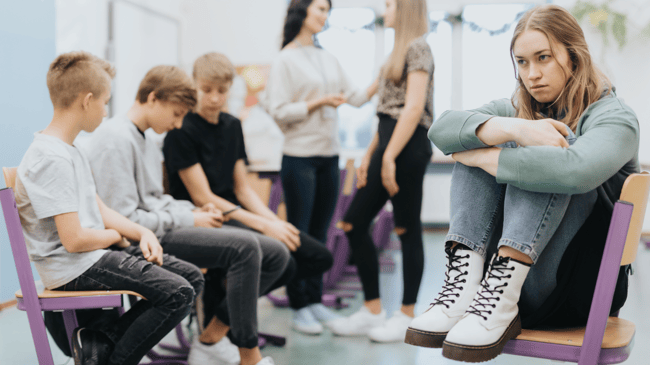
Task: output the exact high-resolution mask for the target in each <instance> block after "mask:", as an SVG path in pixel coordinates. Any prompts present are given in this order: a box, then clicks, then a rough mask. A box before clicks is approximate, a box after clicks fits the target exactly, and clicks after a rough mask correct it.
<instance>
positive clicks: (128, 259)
mask: <svg viewBox="0 0 650 365" xmlns="http://www.w3.org/2000/svg"><path fill="white" fill-rule="evenodd" d="M54 290H64V291H79V290H131V291H134V292H136V293H139V294H141V295H142V296H143V297H145V298H147V300H140V301H138V302H137V303H136V304H135V305H134V306H133V307H132V308H131V309H130V310H129V311H128V312H126V313H125V314H124V315H123V316H121V317H120V318H119V319H118V320H117V321H115V322H112V323H110V324H108V325H105V326H104V327H102V328H98V330H99V331H101V332H103V333H104V334H106V336H108V338H110V339H111V341H113V343H114V344H115V348H114V350H113V352H112V353H111V355H110V357H109V358H108V361H107V364H110V365H113V364H115V365H118V364H119V365H136V364H138V363H139V362H140V360H141V359H142V358H143V357H144V355H145V354H146V353H147V352H148V351H149V350H150V349H151V348H153V347H154V346H155V345H156V344H157V343H158V342H159V341H160V340H161V339H162V338H163V337H165V335H166V334H167V333H169V331H171V330H172V329H173V328H174V327H176V325H177V324H178V323H179V322H180V321H181V320H182V319H183V318H185V316H187V315H188V314H189V313H190V309H191V306H192V303H194V299H195V296H196V293H198V292H201V290H203V275H202V274H201V271H200V270H199V269H198V268H197V267H196V266H194V265H192V264H189V263H187V262H185V261H182V260H179V259H177V258H175V257H174V256H171V255H168V254H164V255H163V266H162V267H159V266H156V265H154V264H153V263H151V262H148V261H146V260H145V259H144V258H143V257H142V251H141V250H140V248H139V247H138V246H131V247H128V248H126V249H124V250H122V251H108V252H107V253H106V254H104V256H102V258H101V259H99V261H97V262H96V263H95V264H94V265H93V266H91V267H90V268H89V269H88V270H86V271H85V272H84V273H83V274H81V275H80V276H79V277H77V278H76V279H74V280H72V281H71V282H69V283H67V284H65V285H63V286H61V287H59V288H56V289H54Z"/></svg>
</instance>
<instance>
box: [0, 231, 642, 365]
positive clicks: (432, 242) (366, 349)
mask: <svg viewBox="0 0 650 365" xmlns="http://www.w3.org/2000/svg"><path fill="white" fill-rule="evenodd" d="M424 237H425V252H426V265H425V272H424V279H423V281H422V287H421V290H420V297H419V298H420V303H419V304H418V306H416V313H421V312H423V311H424V310H425V309H426V307H427V306H428V303H429V302H430V301H431V300H432V299H433V298H434V297H435V295H436V294H437V292H438V290H439V288H440V285H441V284H442V279H443V277H444V274H443V271H442V268H443V267H444V264H445V256H444V253H443V249H442V248H443V239H444V232H427V233H425V235H424ZM391 255H392V256H393V258H394V259H395V262H396V267H395V270H394V271H393V273H382V274H381V293H382V296H383V298H382V300H383V304H384V307H385V308H386V310H387V311H388V313H391V312H393V311H394V310H397V309H398V308H399V304H400V300H401V295H402V284H401V281H402V279H401V277H402V275H401V268H402V266H401V256H400V255H399V252H392V253H391ZM646 280H650V250H648V249H646V248H645V247H640V250H639V256H638V259H637V262H636V264H635V266H634V275H633V276H632V277H631V278H630V292H629V293H630V294H629V297H628V300H627V303H626V305H625V307H624V308H623V309H622V310H621V315H620V316H621V317H622V318H626V319H629V320H633V321H634V322H635V324H636V328H637V332H636V337H635V347H634V349H633V350H632V355H631V356H630V358H629V359H628V360H627V361H626V362H625V364H632V365H637V364H638V365H641V364H647V359H648V358H650V346H647V345H646V344H648V343H650V316H648V315H647V313H646V311H647V308H648V303H650V284H648V281H646ZM347 301H348V302H349V303H350V304H351V305H350V307H349V308H346V309H343V310H341V311H340V313H341V314H344V315H347V314H350V313H353V312H354V311H356V310H357V309H358V308H359V307H360V306H361V301H362V295H361V293H358V294H357V296H356V297H355V298H354V299H347ZM259 318H260V331H262V332H268V333H274V334H279V335H283V336H286V337H287V345H286V346H285V347H282V348H280V347H273V346H267V347H265V348H264V349H263V350H262V353H263V355H266V356H272V357H273V359H274V360H275V363H276V364H277V365H298V364H300V365H325V364H327V365H330V364H336V365H339V364H363V365H396V364H417V365H425V364H427V365H431V364H456V362H454V361H450V360H447V359H445V358H443V357H442V355H441V351H440V350H439V349H438V350H436V349H423V348H417V347H413V346H409V345H405V344H401V343H396V344H374V343H371V342H370V341H368V339H366V338H361V337H359V338H349V337H346V338H344V337H335V336H332V335H331V333H329V332H327V331H326V332H325V333H324V334H323V335H321V336H307V335H302V334H298V333H297V332H295V331H292V330H291V327H290V319H291V311H290V310H289V309H285V308H274V307H273V306H272V305H271V303H270V302H269V301H268V300H266V299H260V305H259ZM163 341H164V342H168V343H172V342H174V338H173V336H168V337H167V338H166V339H165V340H163ZM51 343H52V344H53V342H51ZM53 351H54V363H55V364H57V365H59V364H66V363H67V364H73V361H72V360H70V359H69V358H67V357H65V356H64V355H63V354H62V353H61V352H59V351H58V349H56V346H55V345H54V346H53ZM643 359H646V360H643ZM36 363H37V361H36V353H35V351H34V346H33V342H32V340H31V336H30V333H29V326H28V323H27V316H26V315H25V313H24V312H20V311H18V310H17V309H16V308H11V309H7V310H4V311H1V312H0V364H2V365H28V364H29V365H31V364H36ZM555 363H557V362H552V361H549V360H539V359H530V358H520V357H515V356H510V355H501V356H499V357H498V358H496V359H495V360H493V361H491V362H487V363H484V364H499V365H506V364H507V365H514V364H532V365H537V364H555ZM206 365H208V364H206Z"/></svg>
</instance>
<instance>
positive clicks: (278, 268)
mask: <svg viewBox="0 0 650 365" xmlns="http://www.w3.org/2000/svg"><path fill="white" fill-rule="evenodd" d="M160 244H161V245H162V247H163V249H164V250H165V253H169V254H171V255H174V256H176V257H178V258H180V259H182V260H185V261H187V262H191V263H193V264H195V265H196V266H198V267H200V268H206V269H208V273H209V274H210V272H211V271H216V272H218V273H223V276H222V275H221V274H217V275H214V276H216V277H217V278H222V277H223V278H225V279H226V280H227V285H226V286H225V287H226V289H225V300H223V301H219V300H217V301H214V302H213V303H212V304H214V305H216V306H218V307H219V308H208V307H207V304H205V303H204V304H205V305H206V307H205V310H206V317H207V316H208V315H209V316H210V318H212V316H214V315H217V317H218V318H219V319H220V320H222V322H224V323H226V324H228V325H230V338H231V340H232V341H233V343H234V344H235V345H237V347H244V348H254V347H257V298H258V296H259V295H260V293H266V292H267V291H268V289H269V288H270V287H271V286H272V285H273V284H274V283H275V282H276V281H277V280H278V278H280V276H281V275H282V273H283V272H284V270H285V268H286V267H287V265H288V263H289V259H290V253H289V250H288V249H287V247H286V246H285V245H283V244H281V243H279V242H273V241H269V240H264V241H261V240H258V239H257V237H256V236H255V234H253V233H252V232H249V231H247V230H244V229H241V228H235V227H228V226H223V227H222V228H199V227H191V228H180V229H174V230H172V231H170V232H168V233H166V234H165V235H164V236H162V238H161V239H160ZM208 286H213V287H208ZM205 290H206V291H208V290H212V291H213V292H215V291H216V292H219V291H221V290H222V280H219V279H216V280H206V289H205ZM219 313H225V314H226V316H227V318H224V317H223V316H220V315H219ZM207 319H209V318H207Z"/></svg>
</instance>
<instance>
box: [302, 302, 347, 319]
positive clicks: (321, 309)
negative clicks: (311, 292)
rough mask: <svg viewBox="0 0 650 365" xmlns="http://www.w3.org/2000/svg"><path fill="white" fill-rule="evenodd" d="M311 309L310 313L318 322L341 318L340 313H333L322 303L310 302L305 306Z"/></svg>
mask: <svg viewBox="0 0 650 365" xmlns="http://www.w3.org/2000/svg"><path fill="white" fill-rule="evenodd" d="M307 308H309V310H310V311H311V314H313V315H314V318H316V320H317V321H319V322H320V323H328V322H331V321H333V320H336V319H339V318H343V316H341V315H340V314H337V313H334V311H332V310H331V309H329V308H327V307H326V306H324V305H323V304H322V303H316V304H311V305H309V306H307Z"/></svg>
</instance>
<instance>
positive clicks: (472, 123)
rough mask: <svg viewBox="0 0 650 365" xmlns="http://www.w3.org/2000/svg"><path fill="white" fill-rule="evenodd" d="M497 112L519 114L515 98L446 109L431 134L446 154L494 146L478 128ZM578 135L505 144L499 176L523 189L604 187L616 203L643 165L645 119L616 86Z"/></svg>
mask: <svg viewBox="0 0 650 365" xmlns="http://www.w3.org/2000/svg"><path fill="white" fill-rule="evenodd" d="M494 116H501V117H514V116H515V109H514V107H513V106H512V103H511V101H510V100H509V99H500V100H495V101H493V102H491V103H489V104H486V105H484V106H482V107H480V108H478V109H474V110H469V111H446V112H444V113H443V114H442V115H441V116H440V118H438V119H437V120H436V122H435V123H434V124H433V126H431V128H430V129H429V139H430V140H431V141H432V142H433V143H434V144H435V145H436V146H437V147H438V148H439V149H440V150H441V151H442V152H443V153H444V154H446V155H448V154H451V153H454V152H460V151H465V150H470V149H476V148H483V147H489V146H488V145H486V144H485V143H483V142H482V141H481V140H480V139H479V138H478V137H477V136H476V129H477V128H478V127H479V126H480V125H481V124H483V123H485V122H486V121H487V120H488V119H490V118H492V117H494ZM576 136H577V137H578V139H577V140H576V142H575V143H574V144H573V145H571V146H570V147H569V148H562V147H551V146H528V147H518V148H504V149H503V150H501V154H500V156H499V167H498V170H497V176H496V178H497V182H498V183H500V184H512V185H514V186H517V187H519V188H521V189H525V190H529V191H535V192H546V193H561V194H581V193H586V192H588V191H591V190H594V189H598V194H599V197H601V198H606V199H605V200H606V201H607V202H606V205H607V206H608V207H609V208H610V209H611V208H613V204H614V202H616V200H618V198H619V195H620V193H621V189H622V187H623V182H624V181H625V179H626V178H627V176H628V175H630V174H632V173H635V172H638V171H639V161H638V151H639V123H638V120H637V117H636V114H635V113H634V111H632V109H630V107H628V106H627V105H625V104H624V103H623V101H622V100H620V99H618V98H617V97H616V94H615V93H614V92H613V91H612V93H610V94H609V95H608V96H605V97H603V98H602V99H600V100H598V101H597V102H595V103H593V104H591V105H590V106H589V107H588V108H587V110H585V112H584V113H583V114H582V115H581V116H580V120H579V122H578V127H577V131H576Z"/></svg>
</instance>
